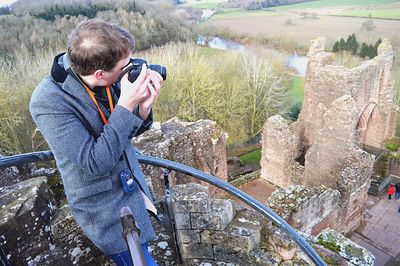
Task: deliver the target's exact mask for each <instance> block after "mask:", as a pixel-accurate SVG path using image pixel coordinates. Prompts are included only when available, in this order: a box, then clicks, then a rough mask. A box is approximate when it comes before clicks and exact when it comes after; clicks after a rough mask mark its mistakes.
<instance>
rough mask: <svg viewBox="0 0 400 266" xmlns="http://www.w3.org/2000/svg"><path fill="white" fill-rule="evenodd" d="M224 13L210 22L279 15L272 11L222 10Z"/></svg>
mask: <svg viewBox="0 0 400 266" xmlns="http://www.w3.org/2000/svg"><path fill="white" fill-rule="evenodd" d="M222 11H223V12H221V13H218V14H215V15H214V16H212V17H211V19H210V20H219V19H234V18H242V17H265V16H277V15H280V14H277V13H275V12H273V11H271V10H265V9H264V10H255V11H246V10H242V9H232V8H231V9H229V10H226V11H224V10H222Z"/></svg>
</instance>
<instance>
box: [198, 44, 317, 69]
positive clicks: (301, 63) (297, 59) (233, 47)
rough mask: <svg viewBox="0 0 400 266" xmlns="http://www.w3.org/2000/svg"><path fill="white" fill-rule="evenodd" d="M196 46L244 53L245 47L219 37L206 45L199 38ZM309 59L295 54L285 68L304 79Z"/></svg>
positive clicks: (288, 58)
mask: <svg viewBox="0 0 400 266" xmlns="http://www.w3.org/2000/svg"><path fill="white" fill-rule="evenodd" d="M197 44H199V45H203V46H207V47H210V48H214V49H221V50H229V51H238V52H245V51H246V47H245V46H243V45H242V44H240V43H238V42H234V41H230V40H225V39H221V38H219V37H214V38H212V39H211V40H210V41H208V43H206V40H205V39H204V37H202V36H199V37H198V39H197ZM308 60H309V58H308V57H307V56H301V55H298V54H296V53H294V54H291V55H289V56H288V57H287V59H286V66H287V67H288V68H292V69H294V70H295V71H296V73H297V75H299V76H301V77H304V76H305V75H306V70H307V63H308Z"/></svg>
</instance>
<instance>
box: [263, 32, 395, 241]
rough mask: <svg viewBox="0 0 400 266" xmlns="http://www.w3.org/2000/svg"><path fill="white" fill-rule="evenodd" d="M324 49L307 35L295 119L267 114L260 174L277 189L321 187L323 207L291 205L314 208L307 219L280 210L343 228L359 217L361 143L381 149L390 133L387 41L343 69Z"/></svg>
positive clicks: (365, 159) (317, 226)
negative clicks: (301, 98)
mask: <svg viewBox="0 0 400 266" xmlns="http://www.w3.org/2000/svg"><path fill="white" fill-rule="evenodd" d="M324 50H325V38H318V39H316V40H314V41H313V42H312V44H311V47H310V50H309V52H308V56H309V58H310V61H309V63H308V66H307V73H306V77H305V83H304V103H303V107H302V110H301V112H300V115H299V119H298V120H297V121H296V122H293V123H290V122H289V121H286V120H285V119H283V118H282V117H281V116H279V115H276V116H273V117H271V118H269V119H268V121H267V122H266V123H265V125H264V131H263V136H262V159H261V166H262V170H261V178H263V179H265V180H267V181H269V182H271V183H273V184H274V185H277V186H279V187H280V188H283V189H289V188H290V190H293V187H292V186H293V185H297V186H303V187H304V188H318V187H321V186H323V187H322V188H323V190H326V191H328V190H333V191H336V192H337V193H335V192H332V193H333V195H338V197H337V198H338V199H337V200H336V201H333V202H330V203H329V204H328V205H329V206H324V205H327V201H316V202H320V204H318V203H317V204H311V205H310V204H308V203H307V204H306V203H304V204H303V205H302V206H298V207H299V208H297V209H298V210H307V212H310V213H314V216H315V217H314V218H315V219H314V221H315V222H314V223H312V222H311V220H313V219H312V218H313V217H310V215H306V216H307V217H306V216H304V215H301V211H297V212H296V211H293V213H292V214H291V215H288V218H289V220H290V219H292V222H293V223H294V224H296V222H295V220H296V221H297V225H299V226H297V227H298V228H299V229H305V227H307V230H306V231H308V232H309V233H312V234H316V233H318V232H319V231H320V230H322V229H323V228H326V227H330V228H333V229H335V230H337V231H339V232H349V231H352V230H353V229H355V228H356V227H357V226H358V225H359V224H360V223H361V221H362V215H363V210H364V203H365V201H366V198H367V192H368V188H369V186H370V177H371V175H372V172H373V164H374V160H375V158H374V156H373V155H371V154H369V153H367V152H366V151H364V150H363V147H364V146H372V147H377V148H382V146H383V145H384V141H385V140H386V139H388V138H392V137H393V136H394V134H395V129H396V119H397V112H396V110H395V109H394V106H393V99H394V91H393V82H392V78H391V72H390V69H391V66H392V62H393V58H394V54H393V50H392V46H391V44H390V43H389V42H388V41H386V40H384V41H383V42H382V43H381V45H380V46H379V48H378V55H377V56H376V57H375V58H373V59H371V60H368V61H364V62H362V63H360V64H359V65H358V66H357V67H354V68H351V69H349V68H346V67H344V66H337V65H333V64H332V62H333V60H334V56H335V55H334V54H333V53H329V52H325V51H324ZM325 194H326V193H322V194H321V193H319V195H320V197H323V196H321V195H325ZM315 197H317V198H318V197H319V196H316V195H312V196H311V195H310V199H311V198H314V199H315ZM272 200H273V199H272ZM321 200H322V198H321ZM300 205H301V204H300ZM306 205H307V206H306ZM311 216H312V215H311ZM294 217H297V218H296V219H294ZM337 221H341V222H340V223H338V222H337ZM310 222H311V223H310ZM301 225H304V227H302V226H301Z"/></svg>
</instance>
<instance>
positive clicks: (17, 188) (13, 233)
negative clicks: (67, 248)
mask: <svg viewBox="0 0 400 266" xmlns="http://www.w3.org/2000/svg"><path fill="white" fill-rule="evenodd" d="M53 204H54V199H53V197H52V194H51V192H50V191H49V190H48V188H47V184H46V177H37V178H32V179H27V180H25V181H23V182H20V183H18V184H15V185H12V186H9V187H4V188H1V196H0V206H1V208H0V244H1V245H2V248H3V250H4V252H5V253H6V256H7V257H8V259H9V260H10V262H11V264H13V265H24V264H26V263H27V262H28V261H30V260H31V259H33V258H34V257H36V256H37V255H38V254H40V253H41V252H43V251H44V250H46V249H48V247H49V244H50V227H49V223H50V215H51V213H52V211H53V207H52V206H54V205H53Z"/></svg>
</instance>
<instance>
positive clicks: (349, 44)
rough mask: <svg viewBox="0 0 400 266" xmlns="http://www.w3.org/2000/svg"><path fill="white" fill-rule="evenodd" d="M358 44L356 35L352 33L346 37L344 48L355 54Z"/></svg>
mask: <svg viewBox="0 0 400 266" xmlns="http://www.w3.org/2000/svg"><path fill="white" fill-rule="evenodd" d="M359 46H360V45H359V44H358V42H357V38H356V35H355V34H354V33H353V34H351V35H349V36H348V37H347V40H346V48H347V49H346V50H348V51H351V52H352V53H353V54H356V53H357V49H358V47H359Z"/></svg>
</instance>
